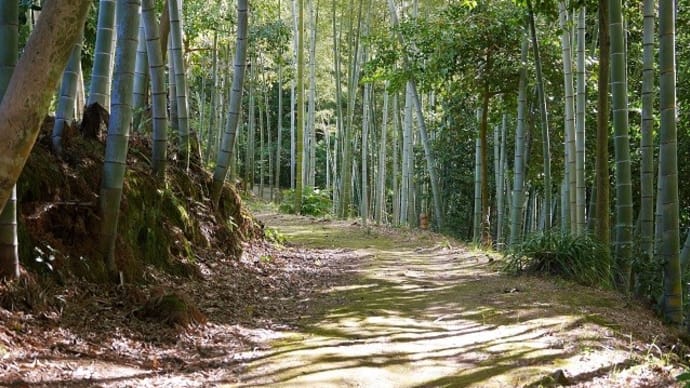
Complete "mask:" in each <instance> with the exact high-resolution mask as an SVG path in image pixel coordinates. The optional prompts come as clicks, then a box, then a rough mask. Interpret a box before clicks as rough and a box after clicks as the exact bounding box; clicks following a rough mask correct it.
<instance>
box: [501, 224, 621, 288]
mask: <svg viewBox="0 0 690 388" xmlns="http://www.w3.org/2000/svg"><path fill="white" fill-rule="evenodd" d="M503 270H504V271H506V272H508V273H513V274H518V273H530V274H547V275H555V276H560V277H563V278H565V279H568V280H573V281H575V282H577V283H580V284H584V285H588V286H604V287H610V285H611V265H610V260H609V256H608V252H607V250H606V247H604V246H603V245H602V244H601V243H599V242H597V241H595V240H594V239H592V238H591V237H589V236H572V235H569V234H565V233H561V232H558V231H552V232H545V233H538V234H534V235H531V236H527V237H526V238H525V240H524V241H523V242H522V243H521V244H519V245H518V246H516V247H514V248H512V249H511V250H510V251H509V252H507V253H506V260H505V265H504V267H503Z"/></svg>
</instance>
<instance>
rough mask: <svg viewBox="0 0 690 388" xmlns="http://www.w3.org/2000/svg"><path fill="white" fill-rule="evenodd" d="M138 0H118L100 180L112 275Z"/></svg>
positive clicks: (104, 245) (104, 248) (104, 244)
mask: <svg viewBox="0 0 690 388" xmlns="http://www.w3.org/2000/svg"><path fill="white" fill-rule="evenodd" d="M140 6H141V1H140V0H118V3H117V20H118V23H117V24H118V31H117V41H118V42H117V48H116V50H115V68H114V70H113V95H112V109H111V114H110V121H109V122H108V137H107V138H106V146H105V159H104V161H103V179H102V181H101V195H100V206H101V212H102V219H101V235H100V238H101V241H100V253H101V254H102V255H103V258H104V260H105V264H106V268H107V270H108V272H109V275H110V276H111V277H113V278H114V277H115V276H116V275H117V270H118V268H117V265H116V263H115V240H116V238H117V225H118V217H119V215H120V202H121V201H122V188H123V185H124V178H125V170H126V168H127V151H128V148H129V134H130V130H131V128H130V126H131V123H132V118H133V110H132V102H133V101H132V100H133V97H134V96H133V93H132V91H133V88H134V64H135V58H136V51H137V40H138V33H139V8H140Z"/></svg>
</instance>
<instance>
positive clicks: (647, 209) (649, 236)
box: [639, 0, 656, 258]
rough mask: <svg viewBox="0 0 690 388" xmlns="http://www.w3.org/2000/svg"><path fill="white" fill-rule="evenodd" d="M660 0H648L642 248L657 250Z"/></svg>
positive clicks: (642, 136)
mask: <svg viewBox="0 0 690 388" xmlns="http://www.w3.org/2000/svg"><path fill="white" fill-rule="evenodd" d="M655 5H656V1H654V0H645V1H644V33H643V35H642V37H643V69H642V123H641V128H640V196H641V198H640V216H639V236H640V251H641V252H642V253H643V254H645V255H647V257H648V258H651V257H652V255H653V253H654V252H653V251H654V148H653V143H654V24H655V23H654V21H655V19H656V15H655V13H656V9H655V8H656V7H655Z"/></svg>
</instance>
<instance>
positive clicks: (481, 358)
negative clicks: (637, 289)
mask: <svg viewBox="0 0 690 388" xmlns="http://www.w3.org/2000/svg"><path fill="white" fill-rule="evenodd" d="M261 219H262V220H263V222H265V223H266V224H267V225H269V226H271V227H273V228H276V229H277V230H278V231H279V232H280V233H282V234H284V235H285V237H286V238H287V239H288V241H290V242H292V243H294V244H297V245H300V246H303V247H308V248H310V249H324V248H325V249H326V250H329V251H330V249H331V248H336V250H335V252H339V251H340V250H339V248H345V249H347V250H352V253H350V255H351V256H352V258H351V262H350V263H349V264H350V265H351V266H352V268H355V269H354V271H355V273H356V276H353V277H350V278H348V279H349V282H348V283H347V284H341V285H339V286H336V287H333V288H332V289H331V290H329V291H328V292H325V293H324V296H323V298H322V299H319V300H315V301H312V302H311V308H310V310H309V311H308V312H307V314H305V316H306V318H304V319H303V320H302V321H300V323H299V326H298V328H297V329H296V330H295V331H292V332H289V333H286V336H285V337H284V338H282V339H280V340H277V341H274V342H273V343H272V344H271V345H272V349H271V350H269V351H267V352H266V353H265V354H264V355H262V356H261V357H260V358H258V359H257V360H256V361H255V362H253V363H252V364H251V366H250V373H249V377H248V378H247V380H245V381H246V383H247V384H248V385H253V384H256V385H260V384H267V385H271V386H277V387H280V386H286V387H287V386H300V385H301V386H334V387H335V386H354V385H359V386H399V387H422V386H424V387H426V386H433V387H436V386H443V387H446V386H447V387H455V386H475V387H504V386H511V387H513V386H534V387H536V386H557V385H559V384H561V385H562V384H566V383H567V384H575V385H576V384H594V385H601V386H609V385H611V384H612V383H611V382H612V381H616V380H617V379H621V381H636V380H634V379H633V380H630V379H629V378H628V377H627V376H626V377H620V374H617V372H616V371H618V370H619V368H621V369H622V370H623V371H624V372H626V373H639V374H642V375H644V374H645V373H652V372H653V373H652V374H653V375H655V376H656V377H655V378H656V379H658V382H660V384H661V385H659V386H662V385H664V384H667V383H668V382H669V381H673V372H671V370H672V367H671V366H668V365H666V366H664V367H663V368H662V369H659V367H658V365H656V364H655V365H652V364H645V362H646V361H645V360H644V359H643V358H641V357H637V356H636V355H635V354H634V353H633V352H632V351H631V346H633V345H631V343H633V342H632V341H633V340H631V338H635V341H638V342H635V343H636V345H634V346H637V347H643V346H644V345H643V344H644V343H645V341H654V338H653V336H654V335H655V334H653V333H660V332H668V330H667V329H663V327H662V326H661V324H660V322H658V321H656V323H654V318H653V317H652V314H651V312H649V311H647V310H645V309H644V308H643V307H641V306H636V307H632V308H631V306H630V305H629V304H628V305H626V304H625V301H624V298H621V297H620V296H619V295H617V294H615V293H613V292H610V291H605V290H597V289H592V288H587V287H583V286H578V285H575V284H572V283H569V282H564V281H561V280H553V279H547V278H539V277H527V276H525V277H510V276H506V275H501V274H500V273H498V272H497V271H496V270H495V268H494V267H493V266H492V264H491V260H490V259H492V258H493V255H492V254H491V253H487V252H481V251H474V252H473V251H471V250H469V249H467V248H464V247H463V246H462V245H461V244H459V243H457V242H450V241H448V240H447V239H445V238H442V237H440V236H434V235H432V234H429V233H425V234H422V235H421V236H416V235H415V234H414V233H413V232H409V231H406V230H394V229H387V228H375V227H374V228H364V227H362V226H360V225H356V224H353V223H352V222H349V223H346V222H330V221H328V222H326V221H323V220H316V219H310V218H305V217H286V216H281V215H275V214H274V215H264V216H263V217H261ZM620 306H628V310H627V311H621V310H620ZM633 317H634V318H633ZM626 319H627V320H626ZM667 334H668V335H667V336H666V337H665V339H664V340H663V342H664V343H665V344H666V345H665V346H666V347H667V348H669V349H670V348H671V347H672V346H674V345H673V344H674V343H675V342H672V341H673V340H672V337H673V333H671V332H668V333H667ZM657 342H662V341H657ZM631 360H632V361H631ZM633 366H635V368H638V367H639V372H638V371H637V369H633V368H632V367H633ZM636 378H637V377H636ZM614 386H625V385H615V384H614Z"/></svg>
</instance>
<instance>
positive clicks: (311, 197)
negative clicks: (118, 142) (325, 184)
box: [279, 186, 333, 217]
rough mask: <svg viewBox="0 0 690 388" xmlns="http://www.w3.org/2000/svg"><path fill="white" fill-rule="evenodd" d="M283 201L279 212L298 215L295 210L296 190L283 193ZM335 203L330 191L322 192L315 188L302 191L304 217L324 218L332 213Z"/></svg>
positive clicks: (306, 188)
mask: <svg viewBox="0 0 690 388" xmlns="http://www.w3.org/2000/svg"><path fill="white" fill-rule="evenodd" d="M282 197H283V200H282V202H281V203H280V207H279V210H280V211H281V212H283V213H288V214H296V213H297V211H296V209H295V190H285V191H283V195H282ZM332 205H333V203H332V201H331V195H330V193H329V192H328V190H320V189H318V188H313V187H309V186H307V187H305V188H304V189H303V190H302V210H301V212H300V214H301V215H303V216H314V217H323V216H326V215H328V214H330V212H331V207H332Z"/></svg>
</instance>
